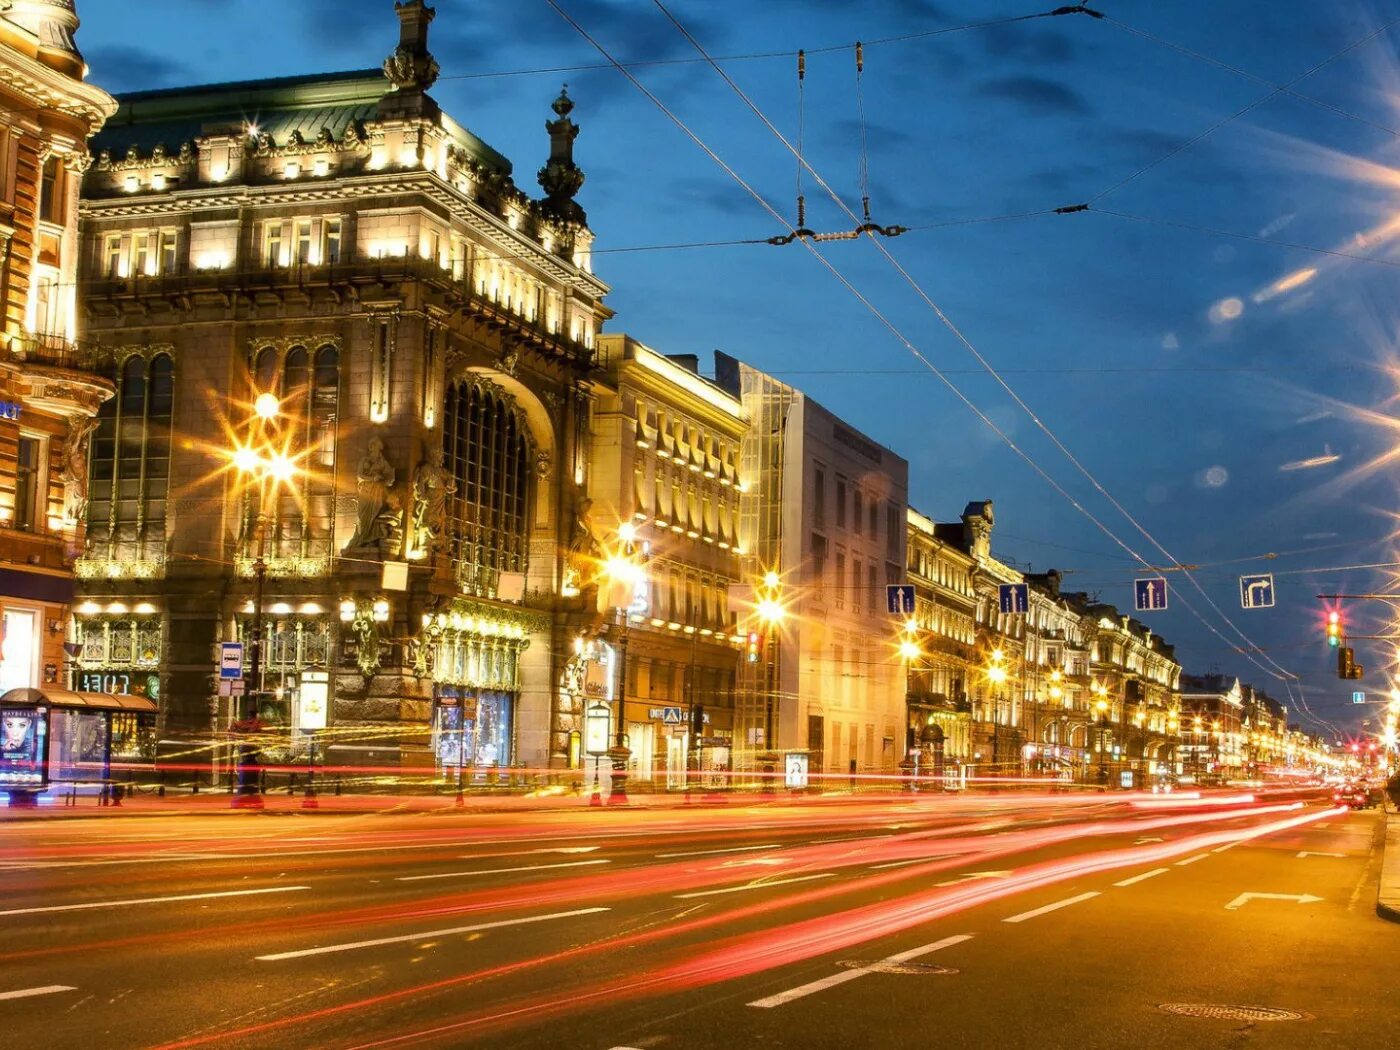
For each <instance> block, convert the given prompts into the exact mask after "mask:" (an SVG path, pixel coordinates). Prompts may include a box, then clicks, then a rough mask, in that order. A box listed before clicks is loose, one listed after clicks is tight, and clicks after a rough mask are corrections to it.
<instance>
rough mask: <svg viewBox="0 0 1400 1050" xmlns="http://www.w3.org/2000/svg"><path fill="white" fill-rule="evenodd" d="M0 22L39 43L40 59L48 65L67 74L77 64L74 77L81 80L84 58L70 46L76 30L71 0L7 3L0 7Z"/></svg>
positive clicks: (75, 46) (74, 44)
mask: <svg viewBox="0 0 1400 1050" xmlns="http://www.w3.org/2000/svg"><path fill="white" fill-rule="evenodd" d="M0 18H4V19H5V21H7V22H13V23H14V24H15V25H17V26H19V27H20V28H22V29H27V30H28V31H29V32H31V33H33V34H34V36H36V37H37V38H38V40H39V54H40V56H41V57H47V58H49V59H50V60H51V61H50V62H49V64H50V65H54V66H59V65H61V66H62V67H63V68H64V69H65V71H67V70H68V67H70V66H72V65H74V64H75V63H76V65H77V71H76V72H75V73H74V75H75V76H77V78H78V79H80V80H81V79H82V76H83V72H82V70H83V56H82V53H81V52H80V51H79V50H78V45H77V44H76V43H74V42H73V34H74V32H76V31H77V28H78V13H77V10H76V9H75V7H74V0H10V2H9V3H5V4H0ZM54 59H56V60H57V61H56V62H55V61H52V60H54Z"/></svg>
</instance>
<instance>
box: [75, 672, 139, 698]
mask: <svg viewBox="0 0 1400 1050" xmlns="http://www.w3.org/2000/svg"><path fill="white" fill-rule="evenodd" d="M78 692H80V693H116V694H118V695H120V696H129V695H130V694H131V675H129V674H125V673H121V672H111V671H80V672H79V673H78Z"/></svg>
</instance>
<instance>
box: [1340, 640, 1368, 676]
mask: <svg viewBox="0 0 1400 1050" xmlns="http://www.w3.org/2000/svg"><path fill="white" fill-rule="evenodd" d="M1365 673H1366V668H1364V667H1362V666H1361V665H1360V664H1359V663H1357V662H1356V653H1355V651H1354V650H1353V649H1352V647H1351V646H1349V645H1343V646H1341V647H1339V648H1338V649H1337V677H1338V678H1360V677H1361V676H1362V675H1363V674H1365Z"/></svg>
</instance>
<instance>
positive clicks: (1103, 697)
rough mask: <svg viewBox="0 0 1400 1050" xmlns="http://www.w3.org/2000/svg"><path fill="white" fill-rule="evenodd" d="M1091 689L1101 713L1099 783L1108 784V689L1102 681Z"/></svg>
mask: <svg viewBox="0 0 1400 1050" xmlns="http://www.w3.org/2000/svg"><path fill="white" fill-rule="evenodd" d="M1089 691H1090V692H1092V693H1093V694H1094V696H1095V697H1097V699H1096V700H1095V701H1094V710H1095V711H1097V712H1098V714H1099V783H1100V784H1103V785H1105V786H1107V784H1108V698H1107V694H1108V690H1107V689H1106V688H1105V687H1104V684H1103V683H1102V682H1095V683H1094V684H1093V685H1091V686H1090V687H1089Z"/></svg>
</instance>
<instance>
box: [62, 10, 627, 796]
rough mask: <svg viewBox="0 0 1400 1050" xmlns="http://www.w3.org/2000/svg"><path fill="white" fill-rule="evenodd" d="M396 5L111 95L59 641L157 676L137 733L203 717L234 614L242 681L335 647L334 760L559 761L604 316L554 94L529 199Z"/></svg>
mask: <svg viewBox="0 0 1400 1050" xmlns="http://www.w3.org/2000/svg"><path fill="white" fill-rule="evenodd" d="M395 6H396V11H397V14H398V18H399V43H398V46H397V47H396V48H395V49H394V50H393V51H392V53H391V54H390V55H389V57H388V58H387V59H386V60H385V62H384V67H383V69H382V70H365V71H356V72H350V73H343V74H331V75H319V76H307V77H297V78H288V79H284V80H276V81H260V82H251V83H242V84H227V85H214V86H208V87H195V88H188V89H174V90H162V91H153V92H143V93H139V94H134V95H128V96H125V97H123V98H122V99H121V100H120V102H121V109H120V111H119V116H118V118H117V119H116V120H115V121H113V122H112V123H111V124H109V126H108V130H107V131H106V133H105V134H104V135H103V137H101V138H100V139H98V140H97V141H96V142H95V143H94V152H95V154H96V157H97V160H96V162H95V163H94V165H93V166H92V168H91V170H90V171H89V172H88V174H87V177H86V180H85V182H84V188H83V204H82V258H83V269H84V278H83V281H82V285H81V288H82V294H83V300H84V305H85V323H84V328H85V334H86V335H87V337H88V338H89V339H90V340H92V341H93V342H96V343H98V344H100V353H101V354H102V356H103V361H104V367H105V369H106V373H107V375H108V376H109V377H110V379H111V381H112V382H114V383H115V385H116V387H117V396H116V397H115V398H114V399H113V400H112V401H110V402H108V403H107V405H106V406H105V407H104V409H103V410H102V412H101V414H100V416H99V426H98V428H97V432H96V436H95V439H94V445H93V454H92V457H91V470H90V487H91V494H90V502H89V506H88V521H89V535H88V541H87V549H86V551H85V553H84V557H83V558H82V559H81V561H80V562H79V569H80V572H79V575H80V577H81V588H80V589H81V595H80V604H79V607H78V613H79V615H78V624H77V636H78V641H79V642H80V644H81V647H82V648H81V653H80V656H79V670H80V672H81V673H82V674H104V675H105V674H119V673H126V672H128V671H139V672H141V673H143V674H145V675H148V676H150V677H151V680H152V681H153V682H155V683H158V688H159V691H160V694H161V701H162V727H161V728H162V732H163V733H164V734H165V735H166V736H168V737H172V738H177V737H181V736H193V737H202V736H206V735H207V734H209V733H210V732H211V731H218V730H221V729H222V728H224V727H226V726H227V725H228V724H229V723H230V721H231V720H232V719H234V717H235V715H236V714H237V713H238V706H239V705H238V703H237V702H236V701H235V700H234V699H233V698H232V697H226V696H223V695H221V692H220V690H219V687H218V682H217V680H216V677H215V667H216V664H215V661H216V658H217V656H218V653H219V651H220V645H221V643H224V642H235V641H241V642H243V643H244V644H245V648H244V679H245V681H247V682H248V683H249V686H250V688H251V689H252V690H254V691H258V692H262V693H264V694H270V695H272V696H276V697H280V698H281V699H282V700H283V701H284V702H291V701H292V700H294V699H295V695H296V688H297V683H298V681H299V678H300V676H301V675H303V674H305V673H306V672H308V671H325V672H327V673H328V675H329V679H330V685H331V703H330V725H329V727H328V729H327V730H326V731H325V733H324V736H325V737H326V743H327V745H328V748H327V750H328V753H329V756H330V758H331V760H332V761H339V762H343V763H346V764H358V765H363V766H367V767H372V768H374V767H387V768H396V767H399V766H414V767H425V766H429V765H431V764H433V763H436V764H438V765H439V766H442V767H451V766H454V765H455V766H466V767H467V768H468V769H471V768H490V767H500V766H506V765H512V764H514V765H528V766H545V765H548V764H556V765H558V764H563V763H565V762H566V760H567V754H566V751H565V750H564V746H565V745H564V744H562V743H561V741H566V740H567V738H568V734H569V733H570V732H571V731H573V729H574V725H573V722H572V719H573V717H574V716H573V711H572V707H571V706H570V702H569V701H567V699H565V698H564V697H565V696H566V695H568V694H567V690H565V689H564V687H563V686H561V683H564V684H567V683H568V682H569V681H570V679H569V676H568V673H567V670H566V668H567V665H568V663H569V660H570V653H569V652H568V651H567V646H566V645H565V644H562V643H561V642H560V641H559V638H560V637H562V636H565V635H566V634H568V632H564V631H556V630H555V622H556V621H560V622H564V621H568V620H569V619H570V618H571V617H572V621H571V622H582V621H583V620H584V619H586V617H587V615H589V614H587V613H585V611H584V610H583V607H582V604H581V600H580V599H578V598H576V597H575V598H569V597H567V596H566V595H565V594H564V591H565V588H564V583H565V577H566V576H567V574H568V572H569V570H570V564H571V563H570V550H569V547H568V541H569V538H570V537H573V536H576V534H577V531H578V522H579V520H580V519H581V518H583V517H586V511H585V508H584V500H585V496H584V493H585V492H586V489H587V486H588V482H589V478H588V472H589V461H588V454H587V443H588V433H589V427H590V425H591V423H590V416H591V412H592V409H593V405H594V401H595V391H594V387H593V380H594V377H595V373H596V362H595V355H596V334H597V331H598V328H599V326H600V324H601V322H602V321H603V320H604V319H605V318H606V317H607V316H608V310H607V308H606V307H605V306H604V305H603V301H602V300H603V297H604V295H605V294H606V292H607V287H606V286H605V285H604V284H603V283H602V282H601V281H600V280H599V279H598V278H597V277H595V276H594V275H593V273H592V272H591V259H590V245H591V243H592V233H591V232H590V230H589V228H588V226H587V222H586V216H585V214H584V212H583V210H582V208H580V207H579V205H578V204H577V203H576V202H575V200H574V196H575V194H576V193H577V192H578V190H579V188H580V186H581V184H582V182H583V173H582V171H581V170H580V169H579V168H578V167H577V165H576V164H575V163H574V160H573V143H574V139H575V137H576V136H577V134H578V132H579V128H578V125H576V124H575V123H574V122H573V120H572V119H571V117H570V111H571V110H572V109H573V102H572V100H570V99H569V98H568V97H567V95H566V94H561V95H560V96H559V97H558V99H556V100H555V102H554V113H555V118H554V119H552V120H549V121H547V122H546V130H547V131H548V134H549V142H548V146H549V154H548V159H547V161H546V162H545V164H544V166H543V167H542V168H541V169H540V171H539V175H538V181H539V183H540V185H541V186H542V187H543V189H544V191H545V192H544V196H543V197H542V198H532V197H530V196H529V195H528V194H527V193H526V192H525V191H524V190H523V189H522V188H521V187H520V186H518V185H517V183H516V181H515V178H514V176H513V173H512V166H511V164H510V162H509V161H508V160H507V159H506V158H505V157H503V156H501V155H500V154H499V153H497V152H496V151H495V150H493V149H492V148H491V147H490V146H488V145H487V144H486V143H485V142H484V141H482V139H480V138H478V137H477V136H476V135H475V134H474V133H473V132H472V131H470V130H468V129H467V128H465V127H464V126H462V125H461V124H459V123H458V122H457V121H455V120H453V119H452V117H450V116H449V115H448V114H446V113H443V112H442V111H441V109H440V108H439V107H438V105H437V103H436V102H434V100H433V98H432V97H431V95H429V94H428V90H429V88H431V87H432V85H433V83H434V81H435V80H436V78H437V74H438V65H437V62H436V61H435V59H434V58H433V56H432V54H431V52H430V51H429V47H428V29H429V25H430V23H431V22H432V20H433V17H434V12H433V9H432V8H430V7H428V6H426V5H425V4H424V3H423V2H422V0H408V2H405V3H401V4H397V5H395ZM386 28H387V26H386ZM541 145H542V153H543V146H544V145H545V144H544V143H543V141H542V143H541ZM255 661H256V662H257V664H258V665H257V667H256V668H255V666H254V663H255ZM291 707H292V710H293V712H295V710H296V705H295V704H294V703H292V704H291ZM293 718H294V719H295V715H293Z"/></svg>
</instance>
